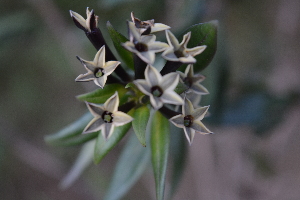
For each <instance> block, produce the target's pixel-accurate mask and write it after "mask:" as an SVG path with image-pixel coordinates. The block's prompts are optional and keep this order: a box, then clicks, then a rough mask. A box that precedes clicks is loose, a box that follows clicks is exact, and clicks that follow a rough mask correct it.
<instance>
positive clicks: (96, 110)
mask: <svg viewBox="0 0 300 200" xmlns="http://www.w3.org/2000/svg"><path fill="white" fill-rule="evenodd" d="M85 103H86V106H87V107H88V109H89V111H90V112H91V114H92V115H93V116H95V117H99V116H100V117H101V116H102V114H103V112H104V111H105V109H104V107H103V106H100V105H97V104H93V103H89V102H85Z"/></svg>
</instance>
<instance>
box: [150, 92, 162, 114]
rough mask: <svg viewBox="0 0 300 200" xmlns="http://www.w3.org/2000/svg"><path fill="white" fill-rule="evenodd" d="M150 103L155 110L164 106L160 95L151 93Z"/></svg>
mask: <svg viewBox="0 0 300 200" xmlns="http://www.w3.org/2000/svg"><path fill="white" fill-rule="evenodd" d="M150 103H151V105H152V106H153V108H154V109H155V110H158V109H160V108H161V107H162V106H163V102H162V101H161V100H160V99H159V97H154V96H153V95H150Z"/></svg>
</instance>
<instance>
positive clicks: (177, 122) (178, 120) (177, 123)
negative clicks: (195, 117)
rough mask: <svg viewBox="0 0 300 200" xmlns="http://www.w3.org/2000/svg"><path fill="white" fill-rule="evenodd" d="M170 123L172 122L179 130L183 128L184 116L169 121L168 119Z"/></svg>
mask: <svg viewBox="0 0 300 200" xmlns="http://www.w3.org/2000/svg"><path fill="white" fill-rule="evenodd" d="M169 120H170V122H172V123H173V124H174V125H175V126H177V127H179V128H184V124H183V121H184V115H176V116H174V117H172V118H171V119H169Z"/></svg>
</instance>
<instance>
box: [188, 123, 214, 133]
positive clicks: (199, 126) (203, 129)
mask: <svg viewBox="0 0 300 200" xmlns="http://www.w3.org/2000/svg"><path fill="white" fill-rule="evenodd" d="M191 128H192V129H194V130H195V131H196V132H197V133H201V134H203V135H205V134H212V132H211V131H210V130H209V129H208V128H206V126H205V125H204V124H203V123H202V122H200V121H194V122H193V124H192V126H191Z"/></svg>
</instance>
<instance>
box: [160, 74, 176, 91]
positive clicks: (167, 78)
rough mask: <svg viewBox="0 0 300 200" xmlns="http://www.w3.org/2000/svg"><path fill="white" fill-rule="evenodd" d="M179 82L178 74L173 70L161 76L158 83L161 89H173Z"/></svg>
mask: <svg viewBox="0 0 300 200" xmlns="http://www.w3.org/2000/svg"><path fill="white" fill-rule="evenodd" d="M178 82H179V75H178V74H177V73H175V72H173V73H169V74H166V75H164V76H163V77H162V80H161V82H160V83H159V85H160V87H161V88H162V90H163V91H166V90H172V91H173V90H174V89H175V88H176V86H177V85H178Z"/></svg>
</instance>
